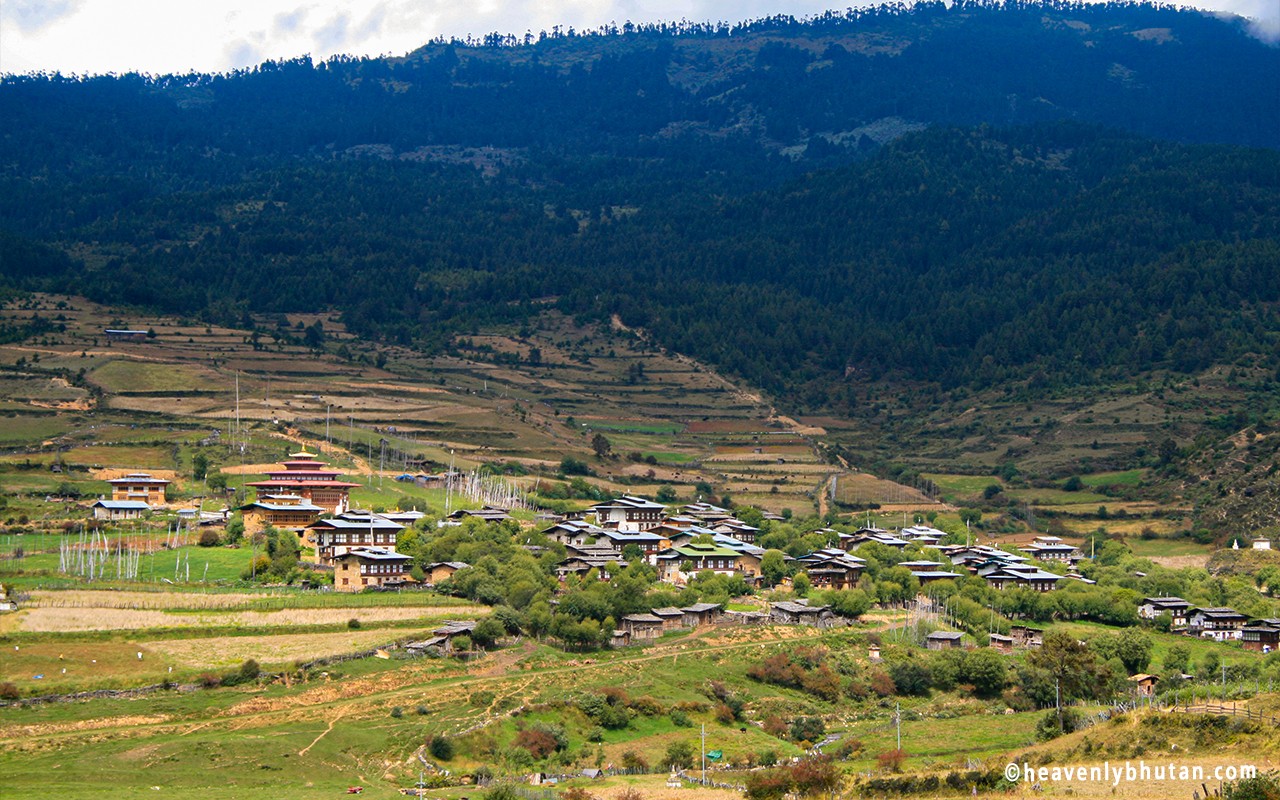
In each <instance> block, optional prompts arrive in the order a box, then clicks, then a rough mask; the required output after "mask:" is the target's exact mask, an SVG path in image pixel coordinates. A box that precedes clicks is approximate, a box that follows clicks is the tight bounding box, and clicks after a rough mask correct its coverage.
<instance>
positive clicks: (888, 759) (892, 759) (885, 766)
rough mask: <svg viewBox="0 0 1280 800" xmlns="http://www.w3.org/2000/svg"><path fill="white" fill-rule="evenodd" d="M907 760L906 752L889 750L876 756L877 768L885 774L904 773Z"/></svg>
mask: <svg viewBox="0 0 1280 800" xmlns="http://www.w3.org/2000/svg"><path fill="white" fill-rule="evenodd" d="M906 760H907V751H906V750H889V751H887V752H884V753H881V754H880V755H878V756H876V766H877V767H879V768H880V770H881V771H883V772H902V765H903V763H905V762H906Z"/></svg>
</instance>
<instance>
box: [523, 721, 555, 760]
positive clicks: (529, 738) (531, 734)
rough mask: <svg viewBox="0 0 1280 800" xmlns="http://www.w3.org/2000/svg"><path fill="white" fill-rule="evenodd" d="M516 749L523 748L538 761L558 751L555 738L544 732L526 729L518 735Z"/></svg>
mask: <svg viewBox="0 0 1280 800" xmlns="http://www.w3.org/2000/svg"><path fill="white" fill-rule="evenodd" d="M515 745H516V747H523V748H524V749H525V750H528V751H529V755H531V756H533V757H534V758H537V759H542V758H546V757H547V756H549V755H551V754H552V753H554V752H555V751H556V740H555V737H554V736H552V735H551V734H550V733H548V732H547V731H544V730H538V729H535V728H525V729H524V730H522V731H520V732H519V733H517V734H516V739H515Z"/></svg>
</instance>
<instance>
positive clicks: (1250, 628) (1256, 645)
mask: <svg viewBox="0 0 1280 800" xmlns="http://www.w3.org/2000/svg"><path fill="white" fill-rule="evenodd" d="M1240 643H1241V644H1242V645H1244V649H1245V650H1252V651H1254V652H1256V653H1270V652H1271V651H1273V650H1275V649H1276V647H1277V646H1280V619H1259V620H1254V621H1253V622H1250V623H1249V624H1248V625H1245V626H1244V627H1243V628H1241V629H1240Z"/></svg>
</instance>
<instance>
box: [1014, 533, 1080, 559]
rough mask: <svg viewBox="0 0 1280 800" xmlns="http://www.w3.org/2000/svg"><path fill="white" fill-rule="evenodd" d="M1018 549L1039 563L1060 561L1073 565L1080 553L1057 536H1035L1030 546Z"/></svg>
mask: <svg viewBox="0 0 1280 800" xmlns="http://www.w3.org/2000/svg"><path fill="white" fill-rule="evenodd" d="M1018 549H1019V550H1021V551H1022V552H1024V553H1026V554H1027V555H1028V556H1030V557H1031V558H1034V559H1037V560H1039V561H1061V562H1063V563H1067V564H1074V563H1075V562H1076V561H1078V560H1080V551H1079V550H1078V549H1077V548H1076V547H1075V546H1074V545H1069V544H1067V543H1066V542H1064V541H1062V540H1061V539H1059V538H1058V537H1057V536H1037V537H1036V538H1035V541H1033V542H1032V543H1031V544H1029V545H1027V546H1026V547H1020V548H1018Z"/></svg>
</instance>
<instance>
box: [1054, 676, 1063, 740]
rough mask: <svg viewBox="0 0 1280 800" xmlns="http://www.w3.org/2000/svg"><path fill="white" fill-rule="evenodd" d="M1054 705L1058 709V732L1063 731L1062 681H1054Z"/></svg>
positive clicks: (1059, 679)
mask: <svg viewBox="0 0 1280 800" xmlns="http://www.w3.org/2000/svg"><path fill="white" fill-rule="evenodd" d="M1053 696H1054V700H1053V704H1054V705H1055V706H1056V707H1057V709H1058V730H1062V679H1061V678H1054V679H1053Z"/></svg>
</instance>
